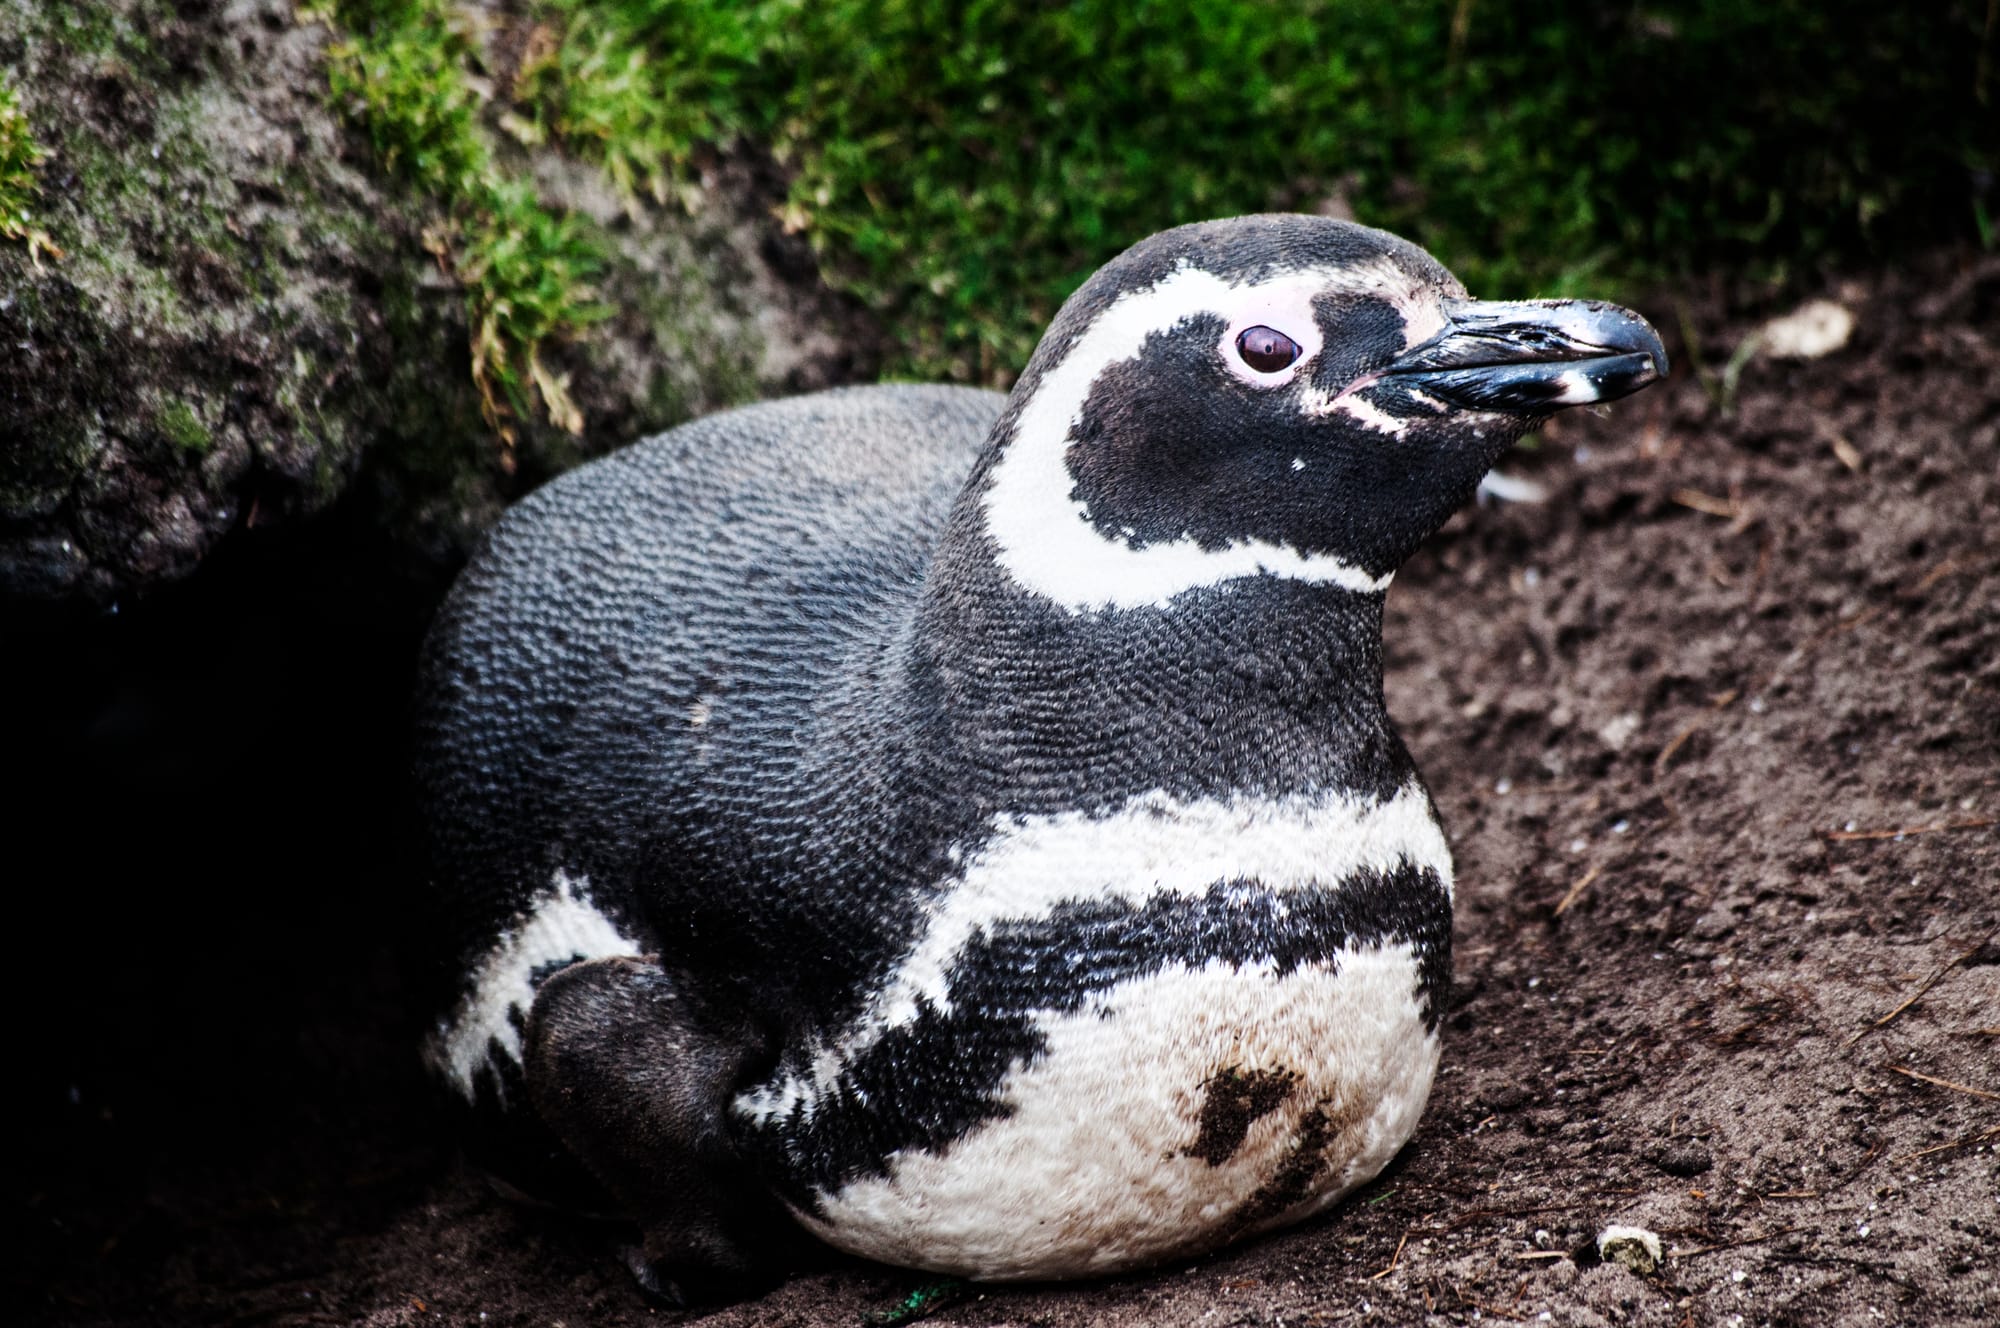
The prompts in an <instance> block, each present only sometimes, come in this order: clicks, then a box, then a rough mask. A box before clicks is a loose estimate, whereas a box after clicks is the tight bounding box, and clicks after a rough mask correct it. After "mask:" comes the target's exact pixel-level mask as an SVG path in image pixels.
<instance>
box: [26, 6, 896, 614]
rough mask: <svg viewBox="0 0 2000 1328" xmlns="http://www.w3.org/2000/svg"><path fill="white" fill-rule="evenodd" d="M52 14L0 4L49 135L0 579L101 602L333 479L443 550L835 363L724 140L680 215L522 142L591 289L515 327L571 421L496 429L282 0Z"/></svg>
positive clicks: (395, 525) (429, 219)
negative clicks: (571, 221)
mask: <svg viewBox="0 0 2000 1328" xmlns="http://www.w3.org/2000/svg"><path fill="white" fill-rule="evenodd" d="M71 9H72V7H71V6H69V5H45V4H38V3H34V2H33V0H0V67H4V68H5V70H6V71H7V74H6V77H7V79H8V81H9V83H10V84H11V86H12V87H13V88H14V89H15V91H16V93H17V95H18V97H19V100H20V104H21V109H22V112H23V114H24V115H25V117H26V120H27V125H28V128H29V130H30V132H31V133H32V135H33V136H34V138H35V139H36V140H37V141H38V142H39V143H40V144H41V145H42V147H43V148H44V149H45V150H46V153H47V158H46V160H45V161H43V162H42V164H41V166H40V168H39V171H38V188H37V192H36V194H35V195H34V197H33V220H34V224H35V225H36V226H38V227H42V228H45V229H46V230H47V231H48V232H49V233H50V234H51V235H52V236H53V238H54V240H55V242H56V244H57V245H58V246H60V248H61V249H62V250H63V251H64V253H63V255H62V256H61V257H52V256H48V255H40V254H31V253H30V252H29V250H28V247H27V246H26V245H25V244H23V243H20V242H16V241H9V240H5V239H0V597H9V598H15V599H31V600H41V601H63V600H67V601H72V602H77V601H80V602H83V603H86V604H98V605H104V604H111V603H116V602H117V601H119V600H121V599H126V598H129V597H131V596H133V595H137V594H143V593H145V592H147V591H149V590H152V589H154V588H156V587H159V586H162V585H165V584H167V583H169V582H173V581H176V580H179V579H181V578H183V577H185V576H187V575H188V574H189V573H190V572H191V571H193V570H194V569H195V568H196V567H197V566H199V565H200V564H201V562H202V561H203V559H205V558H206V557H207V556H208V554H209V553H210V552H211V551H212V550H213V549H214V548H215V546H216V544H217V543H218V541H220V540H221V539H222V538H223V537H224V536H225V535H227V534H229V533H230V532H232V531H239V530H242V529H245V528H246V527H253V526H254V527H257V528H259V529H264V528H269V527H272V526H277V525H282V524H285V523H288V522H295V521H297V520H299V519H300V518H303V517H306V516H309V515H311V514H313V513H316V512H319V511H322V510H324V509H325V508H327V507H328V506H330V505H331V504H332V503H334V502H335V501H337V500H338V499H340V498H341V497H342V496H343V495H344V494H345V493H347V492H348V491H349V490H350V489H351V488H352V487H353V486H354V485H355V484H356V481H357V479H358V478H359V479H362V480H365V481H366V483H367V484H368V485H369V487H370V493H369V495H368V496H369V499H370V502H369V512H368V514H367V519H368V520H369V521H371V522H374V523H376V524H378V525H380V526H382V527H384V528H386V530H387V533H388V534H389V535H390V537H391V539H392V540H394V541H397V542H399V543H403V544H406V545H409V546H412V547H414V548H416V549H418V550H420V551H421V552H422V553H424V554H425V555H427V556H434V557H439V558H444V559H450V558H451V557H452V556H453V555H454V554H455V553H457V552H460V551H462V550H464V549H465V548H466V547H468V546H469V544H470V543H471V541H472V540H474V539H475V538H476V537H477V535H478V534H479V532H480V531H481V530H483V528H484V526H485V525H486V524H487V523H488V522H489V521H490V520H491V519H492V518H493V517H494V516H495V515H497V514H498V512H499V511H500V509H501V507H502V506H503V505H504V504H505V502H506V501H508V500H510V499H511V498H513V497H515V496H518V494H520V493H522V492H525V491H526V489H528V488H529V487H532V485H533V484H534V483H536V482H538V481H539V480H541V479H543V478H546V477H547V476H548V475H550V474H553V473H554V472H556V471H558V470H561V469H563V468H565V467H566V466H568V465H571V464H574V463H575V462H576V461H578V460H581V459H582V458H583V457H585V456H586V455H589V454H591V453H594V452H598V451H603V450H607V449H609V448H610V447H612V446H614V445H617V444H619V443H623V442H626V441H630V440H631V439H632V438H634V437H637V436H640V435H643V434H645V433H648V432H653V431H657V430H659V429H662V428H665V427H668V426H671V425H673V424H675V423H678V422H680V421H681V420H684V419H686V418H689V417H690V416H692V415H694V414H698V413H701V412H704V411H707V410H712V409H716V408H718V407H721V406H726V405H730V404H734V403H736V402H738V401H742V400H746V399H750V398H753V397H757V396H763V395H770V394H773V393H775V392H778V391H783V390H801V389H805V388H812V387H819V386H826V385H829V384H831V383H833V382H836V381H841V380H844V379H846V378H849V377H852V376H853V366H852V365H851V364H850V363H849V362H848V360H847V358H846V356H847V351H846V346H847V345H848V344H850V342H851V340H852V338H851V336H850V335H849V334H850V333H851V331H852V328H851V326H850V324H851V323H852V322H853V320H854V318H855V317H856V316H855V315H854V314H853V313H852V311H851V309H850V308H849V307H848V306H846V305H844V304H842V303H840V302H839V301H837V300H835V299H834V298H833V297H831V296H829V295H826V294H825V292H824V290H823V288H821V287H820V286H819V285H818V283H817V282H816V281H814V280H813V279H811V278H809V277H808V278H806V279H805V280H803V281H801V282H791V281H788V280H786V279H785V278H784V277H783V276H782V275H780V274H779V273H777V272H775V271H774V269H773V267H772V265H771V263H770V262H769V261H768V259H767V257H766V256H765V254H764V252H763V248H764V246H763V245H762V243H761V237H762V235H763V233H764V232H766V231H772V230H775V227H776V224H775V222H772V221H771V220H770V219H769V218H768V217H767V216H765V215H764V214H765V211H766V207H765V205H766V204H767V203H768V201H769V200H768V199H767V198H764V197H763V195H764V194H767V193H769V192H770V191H771V190H772V189H774V188H775V187H776V186H775V185H774V184H772V183H771V182H769V181H761V180H759V179H757V178H755V177H754V175H753V174H752V172H751V171H750V170H749V169H748V168H747V167H742V168H731V167H729V166H728V164H727V163H725V164H724V167H723V168H721V169H719V170H718V171H717V172H715V173H713V177H712V179H711V181H710V182H709V184H708V185H707V186H706V187H705V189H704V190H703V191H701V192H702V196H703V199H704V206H703V208H702V209H701V211H700V214H699V215H692V216H691V215H689V214H687V213H686V212H684V211H682V210H681V209H678V208H676V209H672V210H666V209H657V208H654V209H635V210H634V215H627V214H626V213H625V212H624V210H623V209H621V207H620V206H619V204H618V202H617V201H616V199H615V198H611V197H610V190H609V189H608V187H606V186H605V185H604V184H603V181H602V172H600V171H597V170H596V169H595V168H589V167H584V166H582V165H580V164H579V163H577V162H575V161H574V160H571V159H569V158H566V157H564V156H563V155H562V154H561V153H560V152H559V151H557V150H556V149H554V148H549V147H541V148H536V149H534V150H533V151H532V152H529V154H528V155H529V161H528V166H529V168H530V170H531V171H532V173H533V176H534V178H535V181H536V186H535V187H536V189H537V190H538V192H539V194H540V196H541V197H542V199H543V200H544V201H545V202H546V203H548V204H549V205H551V206H553V207H556V208H560V209H565V210H568V211H569V212H570V213H571V214H572V215H576V216H580V217H584V218H588V223H587V224H589V225H591V226H592V227H593V233H594V234H595V235H597V237H598V238H599V241H600V242H601V245H602V246H603V247H604V249H605V260H606V261H605V265H604V269H603V270H602V271H601V272H599V273H598V274H597V275H596V276H595V277H594V279H593V286H594V287H595V289H596V291H597V293H598V295H599V296H600V297H601V299H602V302H603V303H604V304H605V305H607V306H609V307H610V308H612V309H613V310H614V313H613V315H612V316H611V317H609V318H607V319H605V320H604V321H602V322H600V323H596V324H594V325H592V326H590V327H589V328H587V329H586V331H585V333H584V335H583V336H581V337H580V338H578V339H577V340H576V341H574V342H569V343H550V344H546V345H545V346H544V348H543V351H542V358H543V361H544V362H545V363H546V365H547V367H548V369H549V371H550V373H551V374H552V375H555V376H557V377H565V378H567V379H568V381H569V385H570V386H569V395H570V397H571V399H572V400H574V402H575V403H576V405H577V406H578V407H580V408H581V411H582V413H583V416H584V419H585V421H586V424H587V432H586V434H585V435H584V437H583V438H582V439H581V440H579V439H576V438H572V437H571V436H570V435H569V434H568V433H566V432H565V431H564V430H563V429H561V428H559V427H557V426H556V425H554V424H552V423H550V422H549V420H548V419H547V418H546V417H544V416H543V414H542V413H541V412H540V411H534V410H530V411H527V412H524V418H521V419H520V420H518V421H516V425H517V435H518V437H517V440H516V443H515V445H514V448H513V450H512V452H508V451H506V450H504V449H503V448H502V446H501V444H500V441H499V439H498V436H497V434H496V432H495V430H494V428H493V427H492V425H491V424H490V423H488V421H487V420H486V419H484V418H483V417H482V415H481V410H480V400H479V395H478V392H477V391H476V389H475V387H474V384H473V382H472V378H471V371H470V364H471V360H470V353H469V350H468V346H469V340H470V338H469V335H468V327H467V314H466V296H465V293H464V291H463V289H462V288H461V286H460V285H459V283H458V282H457V280H455V279H454V278H453V277H451V276H450V275H448V274H447V273H446V272H445V271H444V270H443V269H444V267H445V266H446V264H447V263H448V256H446V257H443V258H441V257H440V256H438V255H434V254H433V253H432V252H427V251H426V248H425V241H424V233H425V230H426V227H431V226H435V224H436V222H437V221H438V219H439V216H440V215H441V211H440V207H439V205H438V203H437V202H436V200H431V199H426V198H422V197H418V196H415V195H414V194H412V193H411V192H410V191H409V190H408V189H407V188H406V187H404V185H403V184H401V183H400V177H395V176H392V175H391V174H389V173H388V172H387V171H385V170H384V169H383V167H382V166H381V164H380V162H379V161H378V159H377V154H376V153H375V151H374V150H373V149H372V148H371V147H370V146H369V143H368V140H367V137H366V135H365V134H364V133H362V132H360V131H358V130H354V129H351V128H350V127H348V126H346V125H344V124H343V123H342V122H341V121H340V120H339V118H338V117H337V115H336V113H335V110H334V108H333V106H332V104H331V98H330V96H329V92H328V76H327V64H326V48H327V45H328V42H329V40H330V34H329V32H328V29H327V28H326V27H325V26H324V25H323V24H321V23H318V22H312V21H305V22H301V21H300V20H299V18H298V16H297V15H296V14H295V13H294V6H293V5H292V4H291V3H289V0H229V2H228V3H206V4H189V5H175V6H168V5H160V4H157V3H152V2H151V0H100V2H99V3H96V4H93V5H91V6H89V7H88V9H89V11H90V13H91V15H92V17H91V18H90V20H89V21H88V22H78V21H77V20H75V19H74V17H73V16H68V15H69V11H70V10H71ZM433 247H435V242H433Z"/></svg>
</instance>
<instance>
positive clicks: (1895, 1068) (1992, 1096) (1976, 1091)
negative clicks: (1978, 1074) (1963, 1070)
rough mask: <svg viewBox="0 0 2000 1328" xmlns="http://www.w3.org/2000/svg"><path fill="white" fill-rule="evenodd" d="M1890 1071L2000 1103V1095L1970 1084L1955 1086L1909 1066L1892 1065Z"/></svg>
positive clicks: (1949, 1081) (1948, 1081)
mask: <svg viewBox="0 0 2000 1328" xmlns="http://www.w3.org/2000/svg"><path fill="white" fill-rule="evenodd" d="M1889 1069H1890V1070H1891V1071H1892V1072H1893V1073H1896V1074H1900V1075H1903V1076H1904V1077H1906V1078H1909V1079H1921V1080H1922V1081H1923V1082H1924V1083H1927V1084H1936V1085H1937V1086H1938V1087H1939V1088H1949V1089H1950V1090H1951V1091H1952V1092H1954V1093H1970V1094H1972V1096H1974V1097H1983V1098H1986V1099H1988V1100H1989V1101H1993V1102H2000V1093H1989V1092H1987V1091H1986V1090H1985V1089H1983V1088H1974V1087H1972V1086H1971V1085H1970V1084H1955V1083H1953V1082H1952V1081H1951V1080H1949V1079H1940V1078H1938V1077H1937V1076H1936V1075H1931V1074H1920V1073H1919V1072H1917V1071H1916V1070H1912V1069H1911V1068H1910V1067H1909V1066H1907V1065H1891V1066H1890V1067H1889Z"/></svg>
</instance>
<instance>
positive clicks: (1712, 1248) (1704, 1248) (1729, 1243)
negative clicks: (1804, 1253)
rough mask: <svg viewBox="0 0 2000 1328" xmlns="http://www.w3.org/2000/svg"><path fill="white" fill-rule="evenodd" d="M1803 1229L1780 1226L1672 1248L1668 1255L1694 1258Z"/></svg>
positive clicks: (1753, 1243) (1759, 1243) (1676, 1257)
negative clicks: (1689, 1247) (1734, 1237)
mask: <svg viewBox="0 0 2000 1328" xmlns="http://www.w3.org/2000/svg"><path fill="white" fill-rule="evenodd" d="M1803 1229H1804V1228H1802V1227H1780V1228H1778V1229H1777V1230H1776V1231H1766V1232H1765V1233H1763V1234H1762V1235H1760V1236H1745V1237H1744V1238H1743V1239H1742V1240H1725V1241H1721V1242H1719V1243H1717V1244H1714V1245H1701V1246H1697V1247H1696V1248H1694V1249H1691V1250H1674V1251H1671V1252H1669V1254H1668V1257H1669V1258H1673V1259H1696V1258H1700V1257H1701V1256H1702V1255H1704V1254H1713V1253H1715V1252H1716V1251H1717V1250H1734V1249H1740V1248H1742V1247H1743V1246H1745V1245H1761V1244H1763V1243H1764V1242H1765V1241H1767V1240H1776V1239H1777V1238H1778V1237H1780V1236H1789V1235H1791V1234H1792V1233H1793V1232H1794V1231H1801V1230H1803Z"/></svg>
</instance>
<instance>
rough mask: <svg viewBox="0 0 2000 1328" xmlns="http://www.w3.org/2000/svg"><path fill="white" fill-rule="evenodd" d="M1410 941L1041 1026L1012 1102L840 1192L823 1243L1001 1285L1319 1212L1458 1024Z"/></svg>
mask: <svg viewBox="0 0 2000 1328" xmlns="http://www.w3.org/2000/svg"><path fill="white" fill-rule="evenodd" d="M1416 970H1417V964H1416V960H1415V957H1414V956H1413V954H1412V952H1411V948H1410V946H1408V945H1407V944H1390V945H1378V946H1367V947H1362V948H1359V949H1356V950H1353V951H1349V952H1346V953H1343V954H1341V955H1339V956H1338V957H1337V960H1336V961H1335V962H1316V963H1312V964H1305V965H1300V966H1299V967H1297V968H1294V969H1292V970H1291V971H1289V972H1280V971H1278V969H1277V966H1276V965H1274V964H1272V963H1269V962H1264V963H1256V964H1247V965H1241V966H1237V965H1232V964H1230V963H1228V962H1226V961H1223V960H1214V961H1210V962H1208V963H1206V964H1203V965H1201V966H1199V967H1187V966H1184V965H1179V964H1176V965H1170V966H1167V967H1164V968H1162V969H1161V970H1159V971H1158V972H1155V973H1153V974H1150V975H1148V976H1145V977H1141V978H1136V979H1133V980H1131V981H1129V982H1125V983H1121V984H1119V985H1118V986H1116V987H1114V988H1112V989H1111V990H1109V991H1106V992H1103V993H1101V994H1099V995H1098V996H1097V997H1096V998H1094V999H1093V1000H1091V1001H1090V1002H1088V1003H1087V1004H1086V1005H1085V1006H1084V1008H1082V1009H1080V1010H1077V1011H1074V1012H1072V1013H1067V1014H1062V1015H1057V1016H1052V1017H1049V1018H1047V1019H1046V1020H1045V1021H1043V1022H1042V1024H1041V1032H1042V1034H1043V1038H1044V1039H1045V1041H1044V1050H1043V1051H1042V1053H1041V1054H1040V1055H1039V1056H1038V1057H1036V1058H1034V1059H1033V1060H1032V1061H1030V1062H1028V1063H1025V1064H1021V1065H1019V1066H1017V1067H1016V1068H1015V1069H1013V1070H1012V1071H1011V1072H1010V1073H1009V1074H1008V1076H1007V1078H1006V1080H1005V1081H1004V1083H1003V1086H1002V1089H1001V1093H1000V1099H1001V1101H1002V1103H1003V1104H1004V1106H1005V1107H1006V1113H1005V1114H1004V1115H1002V1116H1000V1117H998V1118H997V1119H995V1120H993V1121H991V1122H989V1123H987V1124H986V1125H984V1126H983V1127H981V1128H980V1129H978V1130H976V1131H975V1132H973V1133H972V1134H970V1135H969V1136H968V1137H966V1138H964V1139H961V1140H959V1141H957V1142H955V1143H954V1144H952V1145H951V1146H949V1147H947V1148H946V1149H945V1150H943V1151H942V1152H939V1153H930V1152H909V1153H905V1154H903V1155H901V1156H898V1157H896V1158H894V1159H892V1160H891V1165H890V1170H889V1174H888V1175H886V1176H881V1177H871V1178H868V1179H864V1180H859V1181H856V1182H853V1183H851V1184H849V1185H847V1186H846V1187H845V1188H843V1189H841V1190H839V1191H837V1192H836V1193H834V1194H831V1195H828V1196H825V1197H824V1198H823V1200H822V1203H821V1205H820V1209H819V1211H818V1212H817V1213H816V1214H807V1215H803V1216H804V1217H805V1220H806V1222H807V1224H808V1225H809V1226H811V1227H812V1228H813V1229H814V1230H815V1231H816V1232H817V1233H818V1234H819V1235H820V1236H821V1238H822V1239H824V1240H826V1241H827V1242H829V1243H830V1244H833V1245H835V1246H838V1247H840V1248H842V1249H846V1250H848V1251H850V1252H852V1253H855V1254H860V1255H863V1256H865V1257H868V1258H873V1259H879V1260H882V1261H884V1262H888V1263H894V1264H901V1265H905V1266H914V1267H920V1268H928V1269H933V1270H936V1271H940V1272H948V1273H953V1274H956V1275H959V1276H964V1277H971V1278H977V1279H982V1280H1014V1279H1040V1278H1062V1277H1076V1276H1086V1275H1092V1274H1103V1273H1111V1272H1117V1271H1120V1270H1123V1269H1128V1268H1135V1267H1140V1266H1144V1265H1147V1264H1152V1263H1157V1262H1159V1261H1160V1260H1162V1259H1167V1258H1172V1257H1175V1256H1177V1255H1182V1254H1191V1253H1195V1252H1198V1251H1200V1250H1204V1249H1208V1248H1212V1247H1214V1246H1217V1245H1221V1244H1225V1243H1227V1242H1229V1241H1231V1240H1234V1239H1236V1238H1238V1237H1240V1236H1245V1235H1250V1234H1253V1233H1255V1232H1258V1231H1261V1230H1265V1229H1267V1228H1271V1227H1276V1226H1281V1225H1284V1224H1287V1223H1290V1222H1293V1221H1297V1220H1298V1219H1300V1218H1303V1217H1306V1216H1308V1215H1310V1214H1312V1213H1314V1212H1317V1211H1319V1210H1321V1209H1323V1208H1325V1207H1327V1206H1328V1205H1330V1204H1332V1203H1333V1202H1334V1201H1335V1200H1337V1199H1339V1198H1340V1197H1341V1196H1342V1195H1344V1194H1346V1193H1347V1192H1348V1191H1350V1190H1352V1189H1353V1188H1354V1187H1355V1186H1357V1185H1360V1184H1362V1183H1364V1182H1365V1181H1367V1180H1369V1179H1371V1178H1372V1177H1374V1176H1375V1175H1376V1174H1377V1173H1378V1172H1380V1171H1381V1169H1382V1168H1383V1167H1384V1166H1385V1165H1387V1163H1388V1162H1389V1160H1390V1158H1392V1157H1393V1156H1394V1155H1395V1153H1396V1150H1397V1149H1398V1148H1400V1147H1401V1146H1402V1144H1403V1143H1404V1141H1405V1140H1407V1139H1408V1138H1409V1136H1410V1134H1411V1132H1412V1131H1413V1130H1414V1129H1415V1128H1416V1124H1417V1119H1418V1117H1419V1116H1420V1115H1421V1113H1422V1111H1423V1106H1424V1102H1425V1100H1426V1098H1427V1097H1428V1096H1429V1093H1430V1086H1431V1079H1432V1075H1433V1073H1434V1072H1435V1070H1436V1068H1437V1061H1438V1040H1437V1037H1436V1036H1435V1034H1434V1033H1433V1032H1432V1031H1430V1030H1429V1029H1428V1028H1427V1027H1426V1025H1425V1021H1424V1018H1423V1014H1422V1011H1421V1010H1420V1008H1419V1005H1418V1001H1417V999H1416V989H1417V971H1416Z"/></svg>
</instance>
